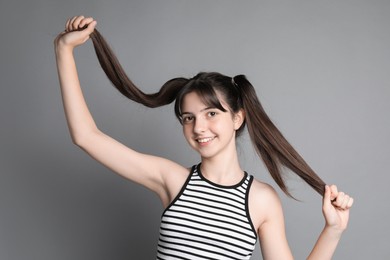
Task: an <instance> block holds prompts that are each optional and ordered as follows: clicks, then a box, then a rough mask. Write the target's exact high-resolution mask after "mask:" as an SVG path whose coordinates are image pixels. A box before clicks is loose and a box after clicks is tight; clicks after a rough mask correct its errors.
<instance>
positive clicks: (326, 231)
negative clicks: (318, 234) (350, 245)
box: [322, 225, 344, 239]
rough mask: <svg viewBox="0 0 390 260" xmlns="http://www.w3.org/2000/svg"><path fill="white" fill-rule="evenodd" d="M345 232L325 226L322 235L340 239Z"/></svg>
mask: <svg viewBox="0 0 390 260" xmlns="http://www.w3.org/2000/svg"><path fill="white" fill-rule="evenodd" d="M343 232H344V229H340V228H337V227H333V226H328V225H325V227H324V229H323V230H322V233H323V234H324V235H326V236H327V237H332V238H335V239H340V238H341V236H342V234H343Z"/></svg>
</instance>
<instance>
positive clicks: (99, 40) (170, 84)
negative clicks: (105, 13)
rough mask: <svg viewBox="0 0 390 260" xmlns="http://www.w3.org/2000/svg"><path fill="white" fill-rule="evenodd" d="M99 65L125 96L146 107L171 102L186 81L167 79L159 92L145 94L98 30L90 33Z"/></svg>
mask: <svg viewBox="0 0 390 260" xmlns="http://www.w3.org/2000/svg"><path fill="white" fill-rule="evenodd" d="M90 37H91V39H92V42H93V46H94V48H95V52H96V55H97V57H98V60H99V63H100V66H101V67H102V68H103V70H104V72H105V73H106V75H107V77H108V79H109V80H110V81H111V83H112V84H113V85H114V87H115V88H116V89H117V90H119V92H121V93H122V94H123V95H124V96H126V97H127V98H129V99H131V100H133V101H135V102H137V103H140V104H142V105H144V106H147V107H152V108H154V107H160V106H164V105H167V104H170V103H172V102H173V101H174V100H175V98H176V95H177V93H178V92H179V91H180V89H181V88H182V87H183V86H184V85H185V84H187V83H188V79H186V78H174V79H171V80H169V81H167V82H166V83H165V84H164V85H163V86H162V87H161V89H160V91H159V92H157V93H153V94H145V93H144V92H142V91H141V90H140V89H139V88H137V86H135V85H134V83H133V82H132V81H131V80H130V79H129V77H128V76H127V75H126V72H125V71H124V70H123V68H122V66H121V64H120V63H119V61H118V59H117V58H116V56H115V54H114V53H113V51H112V50H111V48H110V46H109V45H108V44H107V42H106V41H105V39H104V38H103V36H102V35H101V34H100V33H99V31H98V30H96V29H95V30H94V32H92V34H91V35H90Z"/></svg>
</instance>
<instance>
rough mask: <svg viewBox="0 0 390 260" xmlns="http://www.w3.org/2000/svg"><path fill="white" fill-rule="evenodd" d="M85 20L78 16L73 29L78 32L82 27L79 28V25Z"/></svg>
mask: <svg viewBox="0 0 390 260" xmlns="http://www.w3.org/2000/svg"><path fill="white" fill-rule="evenodd" d="M82 19H84V16H82V15H81V16H78V17H77V18H76V19H75V20H74V21H73V23H72V27H73V30H78V29H79V28H80V27H79V24H80V21H81V20H82Z"/></svg>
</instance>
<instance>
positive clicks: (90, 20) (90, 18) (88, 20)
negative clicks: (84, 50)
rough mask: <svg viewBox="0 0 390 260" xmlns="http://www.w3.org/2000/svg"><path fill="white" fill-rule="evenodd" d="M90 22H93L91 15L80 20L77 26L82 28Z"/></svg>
mask: <svg viewBox="0 0 390 260" xmlns="http://www.w3.org/2000/svg"><path fill="white" fill-rule="evenodd" d="M91 22H93V18H92V17H87V18H84V19H82V20H81V21H80V24H79V27H80V28H84V26H85V25H88V24H90V23H91Z"/></svg>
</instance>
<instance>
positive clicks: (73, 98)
mask: <svg viewBox="0 0 390 260" xmlns="http://www.w3.org/2000/svg"><path fill="white" fill-rule="evenodd" d="M55 52H56V60H57V70H58V77H59V82H60V87H61V94H62V100H63V105H64V111H65V116H66V120H67V123H68V127H69V131H70V134H71V137H72V140H73V142H75V143H77V142H78V140H79V139H80V138H82V136H84V135H85V134H86V133H88V132H91V131H94V130H97V128H96V124H95V122H94V120H93V118H92V115H91V113H90V111H89V109H88V106H87V104H86V102H85V99H84V96H83V93H82V90H81V87H80V81H79V78H78V74H77V69H76V63H75V59H74V56H73V48H70V47H67V46H61V44H57V45H56V48H55Z"/></svg>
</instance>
